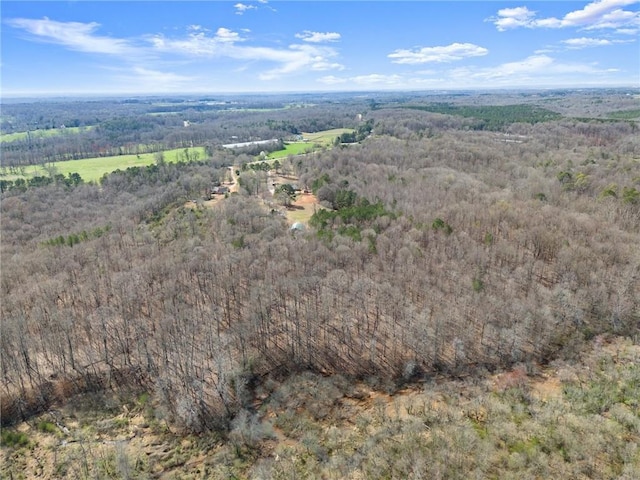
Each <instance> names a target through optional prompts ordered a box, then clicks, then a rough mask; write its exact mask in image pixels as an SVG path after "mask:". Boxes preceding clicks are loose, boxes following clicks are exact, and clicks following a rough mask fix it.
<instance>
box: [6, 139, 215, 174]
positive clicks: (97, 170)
mask: <svg viewBox="0 0 640 480" xmlns="http://www.w3.org/2000/svg"><path fill="white" fill-rule="evenodd" d="M187 150H188V152H189V157H190V158H192V159H194V156H195V157H196V158H197V159H199V160H201V159H203V158H205V151H204V147H194V148H189V149H187ZM163 153H164V160H165V161H166V162H171V163H172V162H177V161H179V160H184V159H185V155H184V153H185V149H184V148H178V149H175V150H166V151H165V152H163ZM155 155H156V154H155V153H143V154H140V155H117V156H113V157H98V158H85V159H82V160H68V161H64V162H56V163H54V164H53V167H55V173H61V174H63V175H64V176H67V175H69V174H70V173H78V174H79V175H80V176H81V177H82V179H83V180H84V181H85V182H89V181H97V180H99V179H100V178H101V177H102V176H103V175H104V174H105V173H111V172H114V171H116V170H118V169H120V170H126V169H127V168H129V167H144V166H146V165H151V164H153V163H154V162H155ZM50 167H51V165H49V164H48V165H47V169H48V168H50ZM47 169H45V168H44V166H43V165H33V166H29V167H27V168H26V169H25V172H24V177H35V176H38V175H48V174H49V172H48V171H47ZM19 177H21V175H0V178H4V179H5V180H15V179H16V178H19Z"/></svg>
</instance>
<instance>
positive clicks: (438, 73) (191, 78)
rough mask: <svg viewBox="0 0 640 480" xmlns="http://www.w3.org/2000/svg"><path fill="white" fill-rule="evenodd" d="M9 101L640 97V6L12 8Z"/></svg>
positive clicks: (4, 85)
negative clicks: (455, 93)
mask: <svg viewBox="0 0 640 480" xmlns="http://www.w3.org/2000/svg"><path fill="white" fill-rule="evenodd" d="M0 15H1V23H0V35H1V47H0V48H1V63H0V75H1V77H0V94H1V95H2V96H4V97H16V96H59V95H155V94H166V93H171V94H211V93H253V92H256V93H257V92H261V93H262V92H316V91H378V90H447V91H450V90H460V89H462V90H469V89H482V90H485V89H505V88H507V89H532V88H533V89H537V88H585V87H636V88H637V87H639V86H640V47H639V43H638V40H639V35H638V34H639V33H640V0H595V1H591V2H589V1H586V2H585V1H570V2H567V1H540V0H538V1H531V0H518V1H499V0H490V1H453V0H451V1H426V0H423V1H405V2H402V1H337V0H334V1H328V0H327V1H305V0H298V1H295V0H290V1H274V0H257V1H249V0H242V1H237V0H235V1H222V0H220V1H204V0H202V1H175V0H174V1H171V0H166V1H152V0H148V1H142V0H140V1H135V2H132V1H124V0H122V1H117V0H105V1H82V0H69V1H42V0H41V1H29V0H19V1H17V0H16V1H12V0H2V3H1V5H0Z"/></svg>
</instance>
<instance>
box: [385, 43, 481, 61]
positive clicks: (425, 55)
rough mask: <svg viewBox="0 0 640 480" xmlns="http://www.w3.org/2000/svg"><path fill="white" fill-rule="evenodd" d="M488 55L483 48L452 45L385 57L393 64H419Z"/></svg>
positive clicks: (397, 51) (406, 51) (395, 53)
mask: <svg viewBox="0 0 640 480" xmlns="http://www.w3.org/2000/svg"><path fill="white" fill-rule="evenodd" d="M487 53H489V50H487V49H486V48H484V47H479V46H478V45H474V44H472V43H452V44H451V45H447V46H441V47H423V48H419V49H416V50H405V49H400V50H396V51H395V52H393V53H390V54H389V55H387V57H389V58H391V59H392V60H391V61H392V62H393V63H400V64H420V63H443V62H453V61H456V60H462V59H463V58H468V57H481V56H483V55H486V54H487Z"/></svg>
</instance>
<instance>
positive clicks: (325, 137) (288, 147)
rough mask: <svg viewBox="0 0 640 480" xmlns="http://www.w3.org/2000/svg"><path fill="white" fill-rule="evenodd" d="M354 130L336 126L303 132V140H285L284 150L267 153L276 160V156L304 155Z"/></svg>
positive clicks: (269, 157)
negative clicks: (313, 131)
mask: <svg viewBox="0 0 640 480" xmlns="http://www.w3.org/2000/svg"><path fill="white" fill-rule="evenodd" d="M346 132H349V133H351V132H353V129H351V128H334V129H332V130H323V131H321V132H315V133H303V134H302V138H304V141H302V142H285V144H284V150H278V151H276V152H271V153H270V154H269V155H267V159H268V160H275V159H276V158H285V157H288V156H289V155H303V154H305V153H308V152H310V151H314V150H317V149H318V148H321V147H328V146H331V145H333V142H334V141H335V139H336V137H339V136H340V135H342V134H343V133H346Z"/></svg>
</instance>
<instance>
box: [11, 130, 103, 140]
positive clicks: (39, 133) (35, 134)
mask: <svg viewBox="0 0 640 480" xmlns="http://www.w3.org/2000/svg"><path fill="white" fill-rule="evenodd" d="M92 128H93V127H66V128H50V129H46V130H33V131H31V132H14V133H5V134H2V135H0V143H3V142H15V141H17V140H26V139H27V138H28V135H29V134H30V135H31V137H32V138H34V139H36V138H49V137H54V136H57V135H70V134H76V133H80V132H87V131H89V130H91V129H92Z"/></svg>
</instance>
